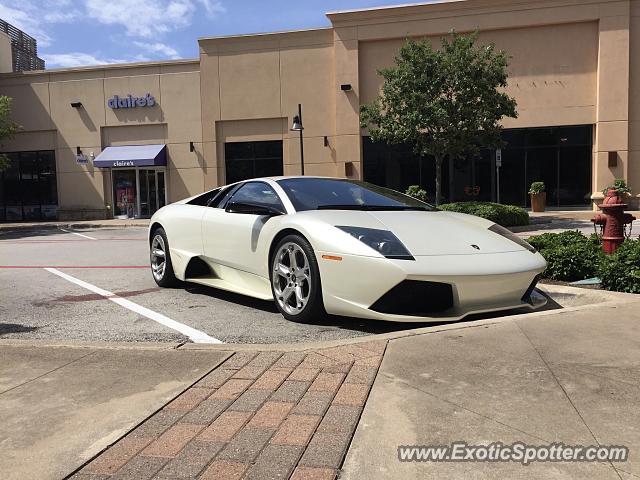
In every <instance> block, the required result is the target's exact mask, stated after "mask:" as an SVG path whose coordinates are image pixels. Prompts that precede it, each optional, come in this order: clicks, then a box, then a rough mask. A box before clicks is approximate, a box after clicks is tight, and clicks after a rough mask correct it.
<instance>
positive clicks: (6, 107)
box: [0, 95, 20, 172]
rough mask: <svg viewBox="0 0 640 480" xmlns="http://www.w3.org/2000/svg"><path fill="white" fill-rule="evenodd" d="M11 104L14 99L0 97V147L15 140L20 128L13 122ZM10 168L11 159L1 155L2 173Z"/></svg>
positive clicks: (0, 168)
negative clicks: (6, 141) (14, 137)
mask: <svg viewBox="0 0 640 480" xmlns="http://www.w3.org/2000/svg"><path fill="white" fill-rule="evenodd" d="M11 102H12V98H11V97H7V96H5V95H0V147H2V146H3V145H2V142H4V141H5V140H10V139H11V138H13V136H14V135H15V133H16V132H17V131H18V130H19V129H20V126H19V125H18V124H17V123H16V122H14V121H13V120H11ZM8 166H9V159H8V158H7V156H6V155H5V154H3V153H0V172H1V171H3V170H5V169H6V168H7V167H8Z"/></svg>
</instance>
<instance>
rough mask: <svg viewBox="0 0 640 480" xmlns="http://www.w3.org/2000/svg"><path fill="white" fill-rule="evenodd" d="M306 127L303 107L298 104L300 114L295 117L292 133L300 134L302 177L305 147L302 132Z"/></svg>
mask: <svg viewBox="0 0 640 480" xmlns="http://www.w3.org/2000/svg"><path fill="white" fill-rule="evenodd" d="M303 130H304V127H303V126H302V105H301V104H298V114H297V115H296V116H294V117H293V125H291V131H292V132H300V170H301V172H302V175H304V145H303V142H302V131H303Z"/></svg>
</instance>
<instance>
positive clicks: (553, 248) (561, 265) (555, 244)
mask: <svg viewBox="0 0 640 480" xmlns="http://www.w3.org/2000/svg"><path fill="white" fill-rule="evenodd" d="M527 241H528V242H529V243H530V244H531V245H532V246H533V247H535V248H536V249H537V250H539V251H540V254H541V255H542V256H543V257H544V258H545V260H546V261H547V269H546V270H545V271H544V272H543V274H542V275H543V276H544V277H546V278H552V279H554V280H563V281H566V282H573V281H575V280H583V279H585V278H590V277H593V276H595V275H596V273H597V269H598V264H599V262H600V259H601V257H602V256H603V253H602V248H601V247H600V243H599V241H598V238H597V236H596V235H591V236H590V237H587V236H585V235H583V234H582V233H580V232H578V231H566V232H562V233H543V234H542V235H535V236H533V237H529V238H528V239H527Z"/></svg>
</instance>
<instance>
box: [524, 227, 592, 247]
mask: <svg viewBox="0 0 640 480" xmlns="http://www.w3.org/2000/svg"><path fill="white" fill-rule="evenodd" d="M586 241H589V242H591V243H593V244H594V245H599V241H598V238H597V237H596V236H595V234H592V235H591V236H590V237H586V236H584V235H583V234H582V233H580V232H579V231H577V230H567V231H565V232H562V233H543V234H542V235H534V236H532V237H529V238H528V239H527V242H529V243H530V244H531V245H532V246H533V247H535V248H536V249H537V250H539V251H542V250H545V249H547V248H557V247H560V246H563V245H573V244H582V243H584V242H586Z"/></svg>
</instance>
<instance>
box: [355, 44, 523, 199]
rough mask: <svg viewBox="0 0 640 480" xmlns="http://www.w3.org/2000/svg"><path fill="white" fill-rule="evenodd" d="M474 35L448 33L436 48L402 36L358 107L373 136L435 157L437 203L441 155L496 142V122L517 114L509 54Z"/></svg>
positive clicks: (475, 149)
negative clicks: (377, 90)
mask: <svg viewBox="0 0 640 480" xmlns="http://www.w3.org/2000/svg"><path fill="white" fill-rule="evenodd" d="M477 39H478V34H477V33H474V34H470V35H460V34H457V33H455V32H452V33H451V34H450V35H449V36H448V37H445V38H442V46H441V48H440V49H439V50H435V49H434V48H433V47H432V44H431V42H430V41H429V40H421V41H414V40H408V41H407V42H406V43H405V44H404V45H403V46H402V47H401V48H400V51H399V52H398V54H397V56H396V58H395V65H394V66H392V67H390V68H385V69H382V70H379V71H378V74H379V75H381V76H382V77H383V79H384V83H383V85H382V90H381V94H380V96H379V97H378V98H376V99H375V100H374V101H373V102H372V103H370V104H368V105H363V106H362V107H361V111H360V119H361V125H362V127H363V128H366V127H369V133H370V135H371V138H372V139H373V140H374V141H385V142H387V143H391V144H397V143H406V144H408V145H411V146H412V147H413V150H414V152H415V153H416V154H417V155H421V156H432V157H433V158H434V159H435V161H436V203H439V201H440V199H441V179H442V162H443V159H444V158H447V157H448V158H452V159H454V158H460V157H464V156H467V155H471V156H473V155H477V154H479V152H480V149H481V148H483V147H484V148H498V147H500V146H502V142H501V139H500V132H501V130H502V126H501V124H500V120H501V119H502V118H504V117H514V118H515V117H517V112H516V101H515V100H514V99H513V98H511V97H510V96H509V95H507V94H506V93H504V92H503V91H502V90H501V88H503V87H506V86H507V75H508V74H507V67H508V57H507V55H506V53H505V52H503V51H500V50H496V48H495V46H494V45H478V44H477Z"/></svg>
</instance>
